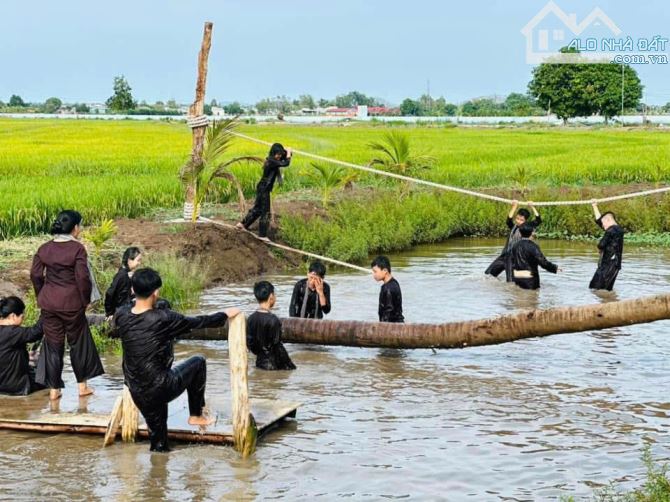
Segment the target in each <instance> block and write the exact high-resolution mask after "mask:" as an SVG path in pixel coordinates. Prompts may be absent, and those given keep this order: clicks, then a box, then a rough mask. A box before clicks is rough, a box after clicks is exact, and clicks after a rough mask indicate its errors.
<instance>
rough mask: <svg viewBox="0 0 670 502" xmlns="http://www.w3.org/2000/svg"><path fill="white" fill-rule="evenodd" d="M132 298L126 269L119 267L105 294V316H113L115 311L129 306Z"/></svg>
mask: <svg viewBox="0 0 670 502" xmlns="http://www.w3.org/2000/svg"><path fill="white" fill-rule="evenodd" d="M134 297H135V295H134V294H133V289H132V284H131V282H130V275H128V269H127V268H126V267H121V268H120V269H119V271H118V272H117V273H116V275H115V276H114V279H112V284H111V285H110V286H109V289H108V290H107V293H105V315H107V316H110V315H114V312H116V309H118V308H119V307H123V306H124V305H127V304H129V303H130V302H131V301H132V300H133V298H134Z"/></svg>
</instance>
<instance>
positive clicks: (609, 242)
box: [589, 201, 624, 291]
mask: <svg viewBox="0 0 670 502" xmlns="http://www.w3.org/2000/svg"><path fill="white" fill-rule="evenodd" d="M592 206H593V212H594V214H595V217H596V223H597V224H598V226H600V228H602V229H603V230H604V231H605V235H603V237H602V239H600V242H599V243H598V250H599V251H600V260H599V261H598V269H597V270H596V273H595V274H594V275H593V279H591V283H590V284H589V288H591V289H606V290H607V291H612V288H614V281H616V278H617V276H618V275H619V270H621V261H622V259H623V235H624V231H623V228H621V227H620V226H619V225H618V224H617V222H616V218H615V217H614V213H611V212H607V213H605V214H603V215H601V214H600V210H599V209H598V204H597V203H596V202H595V201H594V202H593V203H592Z"/></svg>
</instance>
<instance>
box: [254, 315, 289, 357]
mask: <svg viewBox="0 0 670 502" xmlns="http://www.w3.org/2000/svg"><path fill="white" fill-rule="evenodd" d="M247 347H248V348H249V350H250V351H251V352H252V353H253V354H255V355H256V367H257V368H261V369H264V370H294V369H295V364H293V361H291V358H290V357H289V355H288V352H286V349H285V348H284V344H283V343H282V341H281V321H280V320H279V318H278V317H277V316H276V315H274V314H272V313H271V312H254V313H253V314H251V315H250V316H249V318H248V319H247Z"/></svg>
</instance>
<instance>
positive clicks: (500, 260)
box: [484, 200, 542, 282]
mask: <svg viewBox="0 0 670 502" xmlns="http://www.w3.org/2000/svg"><path fill="white" fill-rule="evenodd" d="M518 207H519V201H517V200H515V201H514V202H513V203H512V208H511V209H510V212H509V214H508V215H507V228H509V229H510V233H509V235H508V236H507V242H505V247H504V248H503V250H502V253H500V256H498V257H497V258H496V259H495V260H493V263H491V265H489V267H488V268H487V269H486V271H485V272H484V273H485V274H486V275H492V276H493V277H498V276H499V275H500V273H501V272H502V271H503V270H504V271H505V275H506V278H507V282H512V280H513V278H512V275H511V274H512V271H511V270H509V268H506V264H508V263H509V260H507V258H506V255H507V253H508V252H509V250H510V248H511V247H512V246H513V245H514V244H515V243H516V242H518V241H519V240H521V234H520V233H519V227H521V225H525V224H529V225H531V226H532V227H533V229H536V228H537V227H538V226H540V223H542V218H540V213H538V212H537V210H536V209H535V207H534V206H533V203H532V202H529V203H528V207H530V209H531V210H532V211H533V214H534V215H535V219H534V220H533V221H528V220H529V218H530V211H528V209H525V208H521V209H519V210H518V211H517V209H518Z"/></svg>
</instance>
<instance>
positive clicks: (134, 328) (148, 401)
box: [112, 307, 228, 451]
mask: <svg viewBox="0 0 670 502" xmlns="http://www.w3.org/2000/svg"><path fill="white" fill-rule="evenodd" d="M227 319H228V316H227V315H226V314H225V313H223V312H219V313H217V314H212V315H204V316H197V317H185V316H183V315H181V314H178V313H177V312H174V311H172V310H167V309H164V310H157V309H153V310H148V311H146V312H143V313H141V314H133V313H132V311H131V309H130V308H129V307H122V308H120V309H119V310H117V311H116V314H114V319H113V327H114V331H113V333H112V336H114V337H118V338H120V339H121V344H122V346H123V374H124V377H125V381H126V384H127V385H128V388H129V389H130V394H131V395H132V396H133V401H135V404H136V405H137V407H138V408H139V410H140V412H142V415H143V416H144V419H145V420H146V422H147V426H148V427H149V430H150V434H149V438H150V440H151V450H152V451H168V450H169V445H168V442H167V413H168V403H169V402H170V401H172V400H174V399H175V398H177V397H178V396H179V395H181V394H182V393H183V392H184V390H186V391H187V392H188V402H189V413H190V414H191V415H192V416H200V415H202V408H203V407H204V405H205V383H206V363H205V359H204V358H202V357H200V356H194V357H191V358H189V359H188V360H186V361H185V362H183V363H181V364H179V365H177V366H175V367H172V363H173V362H174V342H175V340H176V339H177V338H178V337H179V336H181V335H184V334H186V333H188V332H189V331H191V330H192V329H200V328H217V327H221V326H223V325H224V324H225V323H226V320H227Z"/></svg>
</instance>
